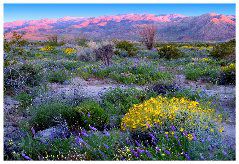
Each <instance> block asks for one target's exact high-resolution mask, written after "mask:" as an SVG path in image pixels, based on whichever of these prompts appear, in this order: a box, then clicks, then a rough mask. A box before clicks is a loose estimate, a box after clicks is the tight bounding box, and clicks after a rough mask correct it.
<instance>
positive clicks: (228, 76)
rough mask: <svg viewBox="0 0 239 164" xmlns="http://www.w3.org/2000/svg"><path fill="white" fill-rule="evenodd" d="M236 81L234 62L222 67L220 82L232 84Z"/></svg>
mask: <svg viewBox="0 0 239 164" xmlns="http://www.w3.org/2000/svg"><path fill="white" fill-rule="evenodd" d="M235 82H236V67H235V64H234V63H231V64H229V65H227V66H223V67H221V73H220V80H219V84H221V85H225V84H232V85H235Z"/></svg>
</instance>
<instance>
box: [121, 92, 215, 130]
mask: <svg viewBox="0 0 239 164" xmlns="http://www.w3.org/2000/svg"><path fill="white" fill-rule="evenodd" d="M212 121H217V117H215V110H214V109H210V108H209V107H203V106H202V105H200V104H199V103H198V102H196V101H191V100H187V99H185V98H175V97H173V98H166V97H162V96H158V97H156V98H151V99H149V100H147V101H145V102H143V103H142V104H138V105H134V106H133V107H132V108H131V109H129V111H128V113H126V114H125V116H124V117H123V118H122V122H121V129H122V130H126V129H128V130H130V131H134V130H141V131H144V130H147V129H148V128H150V127H152V126H154V125H159V126H161V127H166V128H167V127H169V126H170V125H175V126H177V127H178V128H179V129H180V131H183V130H184V129H185V130H193V129H196V128H197V129H198V128H203V129H204V130H206V129H209V128H214V127H213V124H211V123H212Z"/></svg>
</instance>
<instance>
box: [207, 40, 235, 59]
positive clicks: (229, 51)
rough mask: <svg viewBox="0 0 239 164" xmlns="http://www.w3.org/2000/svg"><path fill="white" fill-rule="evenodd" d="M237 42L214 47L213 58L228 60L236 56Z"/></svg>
mask: <svg viewBox="0 0 239 164" xmlns="http://www.w3.org/2000/svg"><path fill="white" fill-rule="evenodd" d="M235 48H236V44H235V40H231V41H229V42H226V43H219V44H217V45H216V46H214V47H213V50H212V51H211V53H210V54H211V56H212V57H215V58H220V59H222V58H227V57H230V56H231V55H234V56H235Z"/></svg>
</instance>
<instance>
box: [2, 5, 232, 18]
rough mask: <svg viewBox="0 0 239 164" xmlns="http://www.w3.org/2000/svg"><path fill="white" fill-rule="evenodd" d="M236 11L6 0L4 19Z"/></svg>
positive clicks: (215, 7) (217, 7) (225, 7)
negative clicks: (26, 2) (34, 2)
mask: <svg viewBox="0 0 239 164" xmlns="http://www.w3.org/2000/svg"><path fill="white" fill-rule="evenodd" d="M128 13H137V14H156V15H161V14H183V15H186V16H195V15H201V14H205V13H218V14H226V15H235V4H4V22H12V21H15V20H35V19H43V18H61V17H65V16H72V17H74V16H75V17H97V16H103V15H118V14H128Z"/></svg>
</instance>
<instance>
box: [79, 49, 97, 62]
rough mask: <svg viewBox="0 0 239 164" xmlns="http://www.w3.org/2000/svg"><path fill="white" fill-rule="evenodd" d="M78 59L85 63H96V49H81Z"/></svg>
mask: <svg viewBox="0 0 239 164" xmlns="http://www.w3.org/2000/svg"><path fill="white" fill-rule="evenodd" d="M77 58H78V59H79V60H80V61H84V62H89V61H96V60H97V59H96V55H95V52H94V49H92V48H82V49H79V50H78V52H77Z"/></svg>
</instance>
